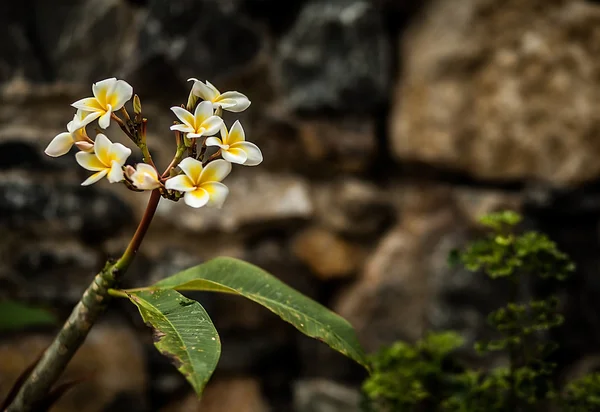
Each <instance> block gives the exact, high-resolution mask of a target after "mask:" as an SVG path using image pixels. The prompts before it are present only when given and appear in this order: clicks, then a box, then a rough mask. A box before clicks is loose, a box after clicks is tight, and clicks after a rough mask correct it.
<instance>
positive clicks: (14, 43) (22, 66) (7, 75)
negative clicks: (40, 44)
mask: <svg viewBox="0 0 600 412" xmlns="http://www.w3.org/2000/svg"><path fill="white" fill-rule="evenodd" d="M26 9H27V4H25V3H18V2H3V3H2V4H0V38H2V39H3V41H2V42H1V43H0V56H2V64H0V84H1V83H4V82H6V81H9V80H10V79H12V78H14V77H27V78H31V79H36V80H41V79H43V78H44V73H43V71H42V68H41V65H40V61H39V60H38V58H37V55H36V51H35V50H34V45H33V44H32V38H31V32H30V31H28V24H27V21H26V20H27V14H26V13H25V11H26ZM29 26H30V25H29Z"/></svg>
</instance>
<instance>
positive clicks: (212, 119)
mask: <svg viewBox="0 0 600 412" xmlns="http://www.w3.org/2000/svg"><path fill="white" fill-rule="evenodd" d="M171 110H173V113H175V116H177V118H178V119H179V120H180V121H181V122H182V123H183V124H174V125H173V126H171V130H178V131H180V132H182V133H186V137H187V138H188V139H192V138H196V137H202V136H210V135H213V134H215V133H217V132H218V131H219V129H220V128H221V125H222V124H223V119H221V118H220V117H219V116H214V115H213V109H212V103H211V102H201V103H200V104H198V106H196V110H194V114H191V113H190V112H188V111H187V110H185V109H183V108H181V107H171Z"/></svg>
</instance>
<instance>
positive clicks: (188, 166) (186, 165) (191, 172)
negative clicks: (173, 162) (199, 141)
mask: <svg viewBox="0 0 600 412" xmlns="http://www.w3.org/2000/svg"><path fill="white" fill-rule="evenodd" d="M179 168H180V169H181V170H183V173H185V175H186V176H187V177H189V178H190V180H191V181H192V183H193V184H194V185H196V184H197V183H198V182H200V175H201V174H202V162H200V161H198V160H196V159H194V158H191V157H186V158H185V159H183V160H182V161H181V162H180V163H179Z"/></svg>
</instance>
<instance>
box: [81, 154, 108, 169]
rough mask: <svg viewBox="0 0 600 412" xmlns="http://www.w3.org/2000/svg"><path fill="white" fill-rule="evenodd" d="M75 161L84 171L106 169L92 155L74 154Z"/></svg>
mask: <svg viewBox="0 0 600 412" xmlns="http://www.w3.org/2000/svg"><path fill="white" fill-rule="evenodd" d="M75 160H77V163H79V166H81V167H83V168H84V169H86V170H91V171H92V172H97V171H100V170H105V169H108V168H107V167H106V165H105V164H104V163H102V162H101V161H100V160H99V159H98V157H96V155H95V154H94V153H85V152H78V153H76V154H75ZM107 173H108V171H107Z"/></svg>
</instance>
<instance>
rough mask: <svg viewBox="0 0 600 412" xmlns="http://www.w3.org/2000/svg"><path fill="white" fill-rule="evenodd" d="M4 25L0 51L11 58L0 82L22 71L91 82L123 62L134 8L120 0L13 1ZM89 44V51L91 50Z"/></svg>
mask: <svg viewBox="0 0 600 412" xmlns="http://www.w3.org/2000/svg"><path fill="white" fill-rule="evenodd" d="M2 7H8V11H7V12H6V13H0V14H1V15H2V17H3V18H4V17H5V16H6V18H7V20H8V21H7V22H6V24H4V21H2V24H0V26H1V27H2V32H1V34H3V36H2V38H3V39H7V38H8V39H10V40H8V41H4V42H3V44H2V45H1V46H0V48H1V49H0V54H1V55H2V56H9V59H8V60H7V61H6V63H5V64H3V65H2V66H3V67H2V68H1V69H0V83H1V82H4V81H8V80H11V79H13V78H14V77H17V76H21V77H24V78H26V79H28V80H31V81H34V82H40V81H42V82H52V81H66V82H73V83H84V84H89V83H91V82H93V81H97V80H101V79H103V78H106V77H110V76H111V75H115V73H116V72H118V71H119V70H120V69H121V68H122V67H123V62H125V61H127V57H128V56H129V55H131V45H133V43H132V42H131V39H132V38H134V37H135V34H136V27H135V24H131V21H132V20H134V14H133V11H132V10H131V8H130V7H129V6H128V5H127V4H126V2H123V1H120V0H108V1H102V2H97V1H89V0H74V1H71V2H58V3H56V2H53V3H48V2H45V1H34V2H30V3H27V4H24V3H21V4H20V3H18V2H11V4H10V5H7V4H3V5H2ZM90 45H94V46H93V53H90Z"/></svg>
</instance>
